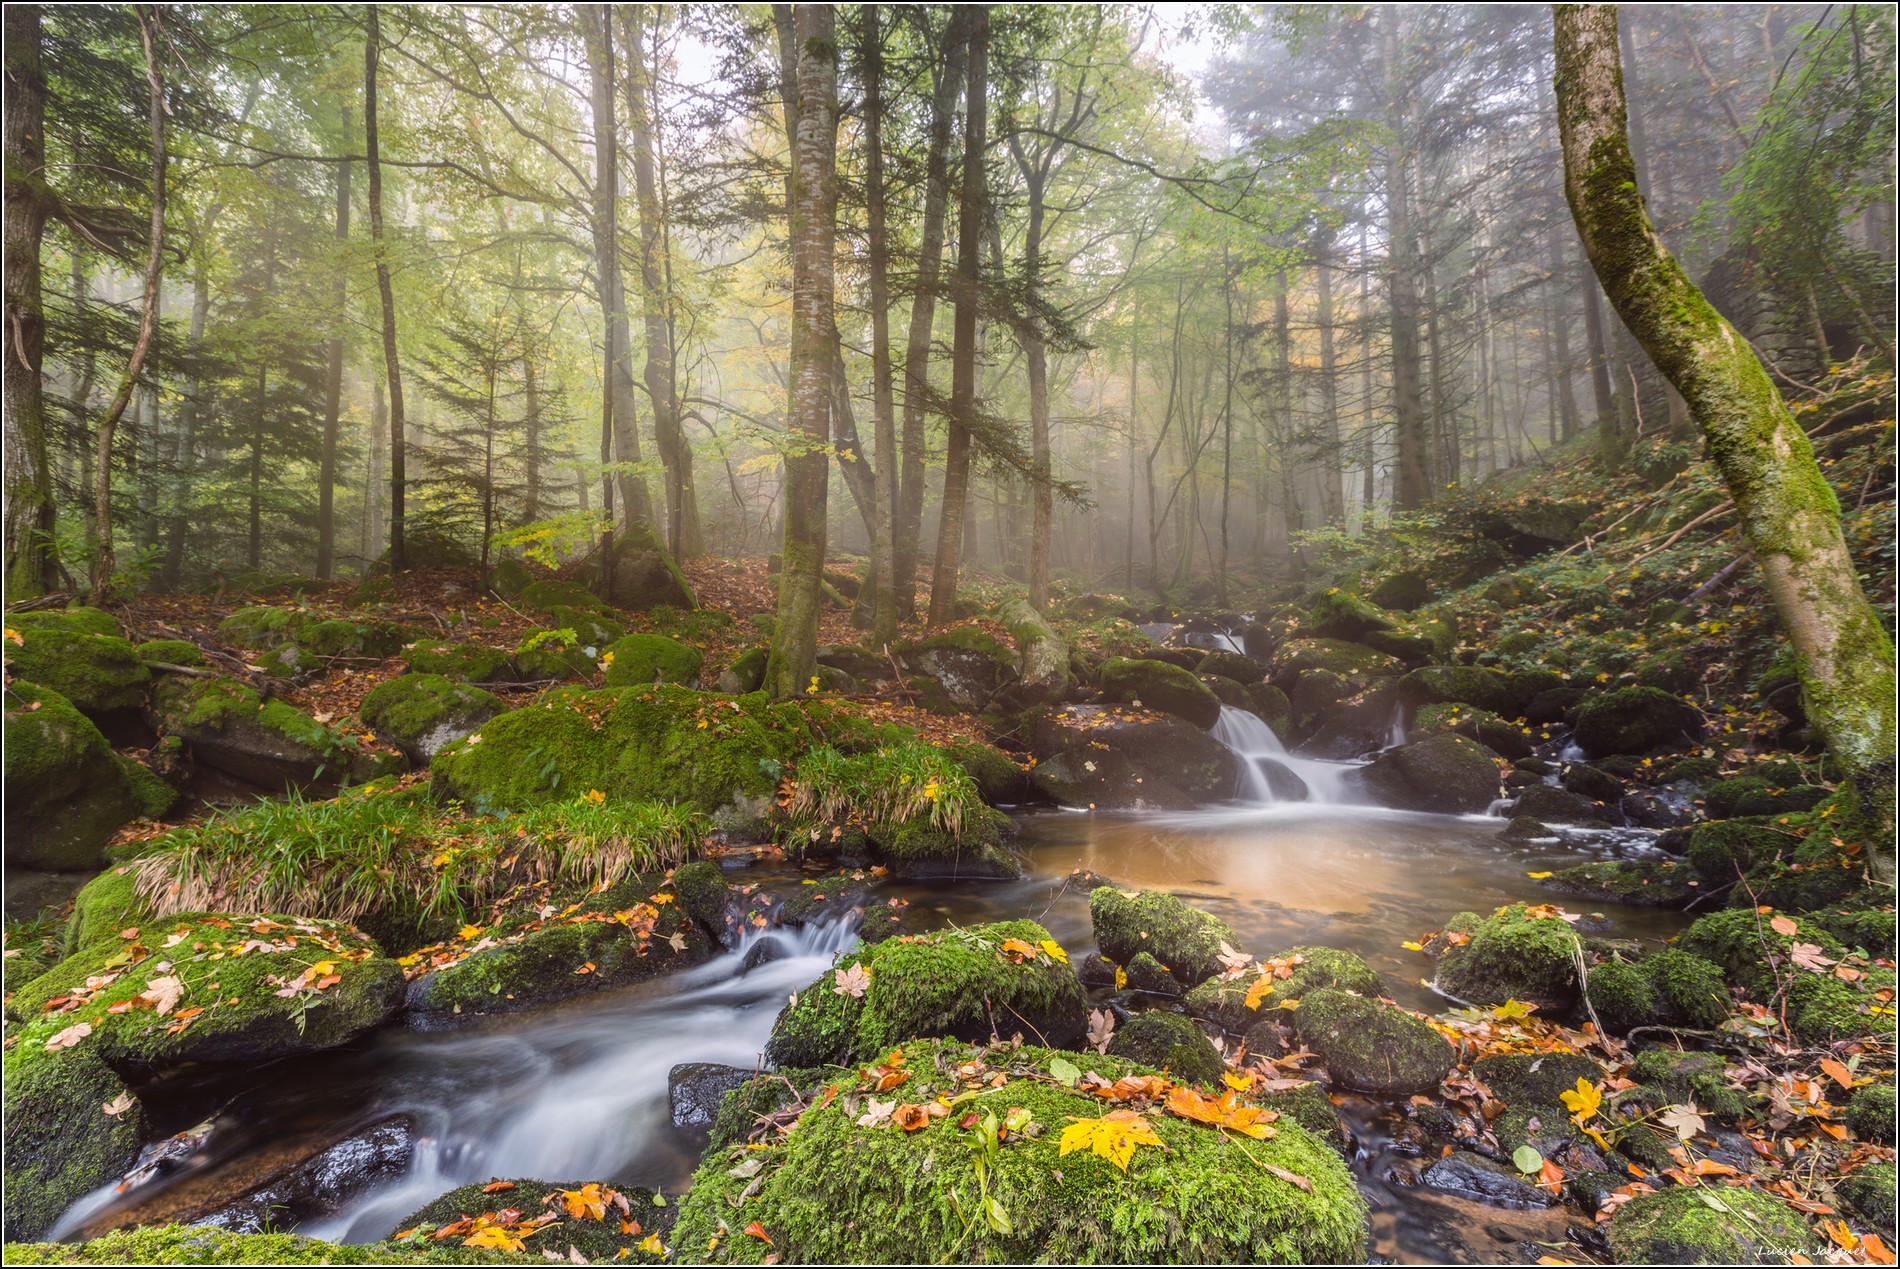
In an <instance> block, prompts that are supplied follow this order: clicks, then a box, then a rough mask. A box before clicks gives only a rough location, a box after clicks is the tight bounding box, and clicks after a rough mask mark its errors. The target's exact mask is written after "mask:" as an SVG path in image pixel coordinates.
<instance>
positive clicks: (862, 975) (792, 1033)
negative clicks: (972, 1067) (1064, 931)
mask: <svg viewBox="0 0 1900 1269" xmlns="http://www.w3.org/2000/svg"><path fill="white" fill-rule="evenodd" d="M1058 953H1062V949H1061V948H1060V947H1058V946H1057V945H1056V943H1055V941H1054V940H1053V939H1051V938H1050V937H1049V931H1047V930H1045V929H1043V928H1042V927H1041V926H1040V925H1037V924H1036V923H1035V922H1033V921H1003V922H998V923H996V924H994V925H978V926H972V927H969V928H967V929H962V930H946V931H939V932H937V933H933V934H924V935H914V936H911V937H908V938H903V939H888V940H886V941H884V942H882V943H878V944H876V945H875V946H873V947H869V948H862V949H859V950H857V951H854V952H848V953H846V954H845V955H843V956H841V957H839V958H838V960H837V961H836V962H835V963H834V964H833V966H832V968H831V969H830V970H828V971H827V972H825V973H824V974H823V975H821V976H820V977H819V978H818V980H817V981H816V982H814V983H812V984H811V985H810V986H808V987H806V988H805V989H804V990H803V991H800V992H799V993H797V995H795V996H794V997H793V998H792V1001H791V1003H789V1004H787V1005H786V1006H785V1008H784V1009H782V1010H780V1011H779V1016H778V1019H777V1021H775V1022H774V1023H773V1024H772V1038H771V1040H770V1041H769V1042H768V1043H767V1044H766V1047H765V1058H766V1060H767V1061H768V1062H770V1063H772V1064H773V1065H775V1066H790V1067H809V1066H823V1065H828V1064H833V1063H838V1064H853V1063H858V1062H868V1061H872V1060H875V1059H876V1058H877V1057H878V1056H879V1055H881V1054H883V1053H885V1052H887V1051H888V1050H889V1049H890V1048H891V1047H892V1046H894V1045H899V1044H902V1043H904V1042H905V1041H907V1040H914V1039H920V1038H927V1037H936V1036H954V1037H956V1038H958V1039H963V1040H969V1041H972V1042H975V1043H980V1042H982V1041H984V1040H987V1039H988V1038H989V1037H990V1035H991V1034H992V1033H999V1034H1002V1035H1004V1036H1005V1037H1007V1036H1008V1035H1010V1034H1011V1033H1015V1032H1021V1033H1022V1034H1023V1035H1025V1036H1027V1037H1029V1038H1031V1039H1044V1040H1047V1041H1048V1042H1049V1043H1051V1044H1058V1045H1073V1044H1075V1043H1076V1042H1077V1041H1079V1040H1080V1039H1081V1038H1082V1034H1083V1032H1084V1030H1085V1029H1086V1027H1087V1024H1088V1000H1087V997H1086V996H1085V995H1084V994H1083V991H1082V983H1081V980H1079V979H1078V978H1076V976H1075V971H1074V970H1073V969H1071V968H1070V967H1069V963H1068V957H1067V954H1066V953H1062V954H1061V955H1058Z"/></svg>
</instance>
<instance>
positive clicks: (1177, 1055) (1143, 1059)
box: [1108, 1009, 1227, 1084]
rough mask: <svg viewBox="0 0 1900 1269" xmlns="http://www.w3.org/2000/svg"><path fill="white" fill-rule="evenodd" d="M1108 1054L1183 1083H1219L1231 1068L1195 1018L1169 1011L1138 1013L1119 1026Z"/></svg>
mask: <svg viewBox="0 0 1900 1269" xmlns="http://www.w3.org/2000/svg"><path fill="white" fill-rule="evenodd" d="M1108 1051H1109V1052H1110V1053H1111V1054H1113V1055H1114V1056H1116V1057H1120V1058H1127V1059H1128V1060H1129V1061H1130V1062H1139V1063H1141V1065H1143V1066H1152V1067H1153V1068H1155V1069H1156V1070H1157V1071H1165V1072H1167V1074H1169V1075H1170V1076H1172V1077H1173V1078H1174V1079H1175V1080H1176V1081H1177V1082H1179V1083H1183V1084H1213V1083H1216V1082H1217V1081H1218V1080H1219V1079H1220V1077H1221V1073H1222V1072H1224V1071H1225V1070H1226V1069H1227V1064H1226V1063H1225V1062H1222V1061H1221V1056H1220V1053H1219V1051H1218V1050H1216V1049H1215V1048H1214V1046H1213V1044H1212V1043H1210V1042H1209V1041H1208V1038H1207V1033H1206V1032H1204V1031H1202V1030H1201V1029H1200V1027H1198V1026H1196V1025H1195V1024H1194V1022H1193V1021H1192V1020H1191V1019H1188V1018H1184V1017H1182V1016H1181V1015H1180V1014H1178V1013H1169V1012H1168V1011H1167V1010H1165V1009H1150V1010H1149V1011H1148V1012H1146V1013H1140V1014H1136V1015H1135V1016H1134V1017H1133V1018H1130V1019H1129V1020H1128V1021H1127V1022H1125V1023H1123V1024H1122V1025H1121V1026H1119V1027H1117V1028H1116V1029H1115V1035H1114V1038H1113V1039H1111V1040H1110V1041H1109V1045H1108Z"/></svg>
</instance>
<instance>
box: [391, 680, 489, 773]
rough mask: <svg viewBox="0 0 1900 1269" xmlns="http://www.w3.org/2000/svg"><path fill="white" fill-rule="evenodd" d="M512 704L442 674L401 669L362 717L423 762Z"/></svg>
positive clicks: (414, 757)
mask: <svg viewBox="0 0 1900 1269" xmlns="http://www.w3.org/2000/svg"><path fill="white" fill-rule="evenodd" d="M506 709H507V706H505V705H503V704H502V703H501V700H500V699H499V698H498V697H496V696H495V695H494V694H492V693H490V692H484V691H483V690H482V689H481V688H479V687H475V686H473V685H472V684H469V683H458V682H455V681H454V680H453V679H450V678H447V677H444V676H443V675H440V674H401V675H397V676H396V677H395V678H393V679H388V680H386V681H384V682H382V683H378V684H377V685H376V686H375V687H373V688H371V689H370V691H369V695H367V696H365V697H364V698H363V703H362V705H361V706H359V707H358V709H357V716H358V717H359V718H361V719H362V720H363V723H364V725H365V726H367V727H369V728H370V729H371V730H372V731H374V732H375V733H376V734H377V735H378V736H380V737H382V738H383V739H384V740H386V741H388V742H389V743H390V744H392V745H394V746H396V747H397V748H398V749H400V750H402V751H403V753H405V754H406V755H408V757H409V760H410V761H411V762H413V763H416V764H417V765H418V766H427V765H428V763H429V760H430V759H432V758H434V757H435V755H436V754H437V753H439V752H440V751H441V749H442V747H443V746H444V745H447V744H450V743H452V742H453V741H457V740H460V739H462V737H464V736H467V735H469V734H471V733H472V732H474V731H475V730H476V729H477V728H479V727H480V726H481V725H482V724H483V723H485V722H487V721H488V720H489V719H491V718H493V717H495V716H496V715H497V714H500V713H502V712H503V711H504V710H506Z"/></svg>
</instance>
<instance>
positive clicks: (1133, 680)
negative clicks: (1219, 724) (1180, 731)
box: [1096, 657, 1221, 731]
mask: <svg viewBox="0 0 1900 1269" xmlns="http://www.w3.org/2000/svg"><path fill="white" fill-rule="evenodd" d="M1096 673H1097V678H1098V680H1099V681H1100V683H1101V689H1102V697H1103V699H1104V700H1109V701H1115V702H1118V703H1122V704H1129V705H1142V706H1145V707H1147V708H1149V709H1158V710H1161V711H1163V712H1164V713H1169V714H1173V715H1175V716H1176V717H1177V718H1183V719H1186V720H1187V721H1188V722H1190V723H1192V724H1194V725H1195V726H1196V727H1199V728H1201V729H1202V730H1203V731H1205V730H1206V729H1208V728H1210V727H1212V726H1213V725H1214V724H1215V722H1216V721H1218V720H1219V718H1220V709H1221V703H1220V698H1219V697H1217V696H1215V695H1214V693H1213V692H1212V691H1211V690H1209V689H1208V687H1207V685H1206V684H1204V683H1202V682H1201V681H1200V680H1199V679H1197V678H1195V677H1194V675H1193V673H1192V672H1190V671H1187V670H1183V669H1182V668H1181V667H1179V666H1175V665H1169V664H1167V663H1166V662H1163V661H1153V660H1139V661H1137V660H1131V659H1129V658H1127V657H1110V658H1109V659H1108V660H1106V661H1104V662H1102V665H1101V668H1100V669H1099V670H1098V671H1097V672H1096Z"/></svg>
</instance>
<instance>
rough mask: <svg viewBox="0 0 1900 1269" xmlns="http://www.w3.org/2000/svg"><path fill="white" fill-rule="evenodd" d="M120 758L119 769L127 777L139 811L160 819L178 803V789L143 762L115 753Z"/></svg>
mask: <svg viewBox="0 0 1900 1269" xmlns="http://www.w3.org/2000/svg"><path fill="white" fill-rule="evenodd" d="M113 756H114V757H115V758H117V759H118V763H119V771H120V774H122V775H123V776H124V777H125V787H126V789H127V790H128V791H130V793H131V794H132V800H133V802H134V803H135V804H136V805H137V806H138V812H139V814H140V815H143V816H144V817H145V818H146V819H148V820H155V819H160V818H162V817H163V816H165V815H166V814H167V813H168V812H170V811H171V809H172V808H173V807H174V806H176V805H178V797H179V794H178V790H177V789H174V788H173V787H172V786H171V785H169V784H167V783H165V781H164V780H162V779H160V778H159V777H158V775H157V774H155V773H154V772H153V771H152V770H151V769H150V768H148V767H146V766H145V765H144V764H143V763H139V762H134V761H132V759H130V758H125V757H120V756H119V755H117V754H115V755H113Z"/></svg>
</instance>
